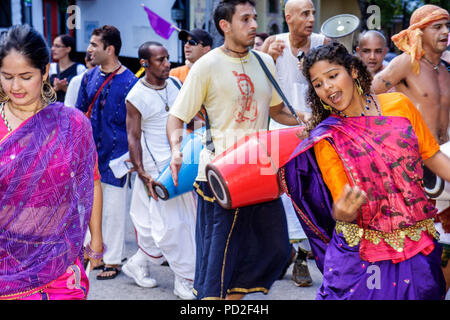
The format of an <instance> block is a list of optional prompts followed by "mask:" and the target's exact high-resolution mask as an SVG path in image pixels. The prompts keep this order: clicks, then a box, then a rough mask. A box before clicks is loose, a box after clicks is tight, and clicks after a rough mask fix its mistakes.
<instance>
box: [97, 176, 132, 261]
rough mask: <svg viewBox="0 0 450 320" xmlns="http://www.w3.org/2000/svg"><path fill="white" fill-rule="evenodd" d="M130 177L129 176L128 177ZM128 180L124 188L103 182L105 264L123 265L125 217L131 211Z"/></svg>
mask: <svg viewBox="0 0 450 320" xmlns="http://www.w3.org/2000/svg"><path fill="white" fill-rule="evenodd" d="M128 177H129V176H128ZM128 179H129V178H127V182H126V183H125V185H124V186H123V187H116V186H113V185H110V184H107V183H103V182H102V184H101V185H102V192H103V209H102V235H103V242H104V243H105V244H106V251H105V253H104V255H103V261H104V262H105V264H121V263H122V259H123V258H124V256H123V255H124V251H125V250H124V249H125V217H126V214H127V212H128V210H129V198H130V195H131V191H130V189H129V188H128Z"/></svg>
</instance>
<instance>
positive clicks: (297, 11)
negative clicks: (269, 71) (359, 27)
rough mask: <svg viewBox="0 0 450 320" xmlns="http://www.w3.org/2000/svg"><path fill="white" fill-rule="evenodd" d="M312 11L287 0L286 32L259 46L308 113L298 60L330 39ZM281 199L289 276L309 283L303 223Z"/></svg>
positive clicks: (305, 1)
mask: <svg viewBox="0 0 450 320" xmlns="http://www.w3.org/2000/svg"><path fill="white" fill-rule="evenodd" d="M315 13H316V10H315V8H314V4H313V3H312V1H310V0H289V1H288V2H287V3H286V6H285V18H286V23H287V25H288V28H289V32H288V33H282V34H278V35H273V36H270V37H269V38H267V39H266V41H264V44H263V46H262V49H261V50H262V51H263V52H266V53H268V54H269V55H270V56H272V58H273V60H274V61H275V66H276V72H277V81H278V83H279V85H280V87H281V89H282V90H283V92H284V94H285V95H286V98H287V99H288V100H289V102H290V103H291V105H292V106H293V107H294V109H295V110H296V111H300V112H308V113H309V112H310V109H309V107H308V106H307V103H306V96H307V90H308V82H307V80H306V78H305V77H304V76H303V74H302V71H301V70H299V61H300V60H301V59H302V57H303V56H304V55H305V54H306V53H308V51H309V50H310V49H311V48H314V47H317V46H320V45H323V44H324V43H327V42H328V41H329V40H328V39H327V38H325V36H323V35H320V34H316V33H313V27H314V21H315V18H314V14H315ZM284 127H285V126H283V125H281V124H279V123H277V122H276V121H274V120H273V119H271V120H270V127H269V128H270V129H271V130H272V129H279V128H284ZM281 199H282V200H283V204H284V209H285V211H286V217H287V221H288V231H289V239H290V241H291V243H294V247H297V246H298V249H297V259H295V264H294V268H293V271H292V280H293V281H294V284H295V285H296V286H301V287H306V286H311V285H312V279H311V276H310V274H309V270H308V265H307V263H306V255H307V251H309V250H310V249H311V248H310V246H309V243H308V240H307V238H306V235H305V231H304V230H303V228H305V226H303V227H302V225H301V224H300V222H299V219H298V218H297V214H296V212H295V210H294V207H293V206H292V203H291V200H290V199H289V198H288V197H287V196H286V195H285V194H283V195H282V197H281ZM302 247H303V248H302ZM313 252H314V248H313ZM314 253H315V254H318V253H317V252H314ZM293 256H295V252H293Z"/></svg>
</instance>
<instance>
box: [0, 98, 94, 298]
mask: <svg viewBox="0 0 450 320" xmlns="http://www.w3.org/2000/svg"><path fill="white" fill-rule="evenodd" d="M95 159H96V151H95V145H94V141H93V138H92V129H91V124H90V122H89V120H88V119H87V118H86V117H85V116H84V114H82V113H81V112H80V111H78V110H76V109H73V108H67V107H65V106H64V105H63V104H62V103H54V104H51V105H49V106H47V107H45V108H44V109H43V110H41V111H40V112H38V113H37V114H36V115H34V116H33V117H31V118H30V119H28V120H27V121H26V122H24V123H23V124H22V125H21V126H20V127H19V128H17V129H16V130H15V131H13V132H12V133H10V134H9V135H8V136H6V137H4V138H3V140H1V142H0V298H2V296H3V298H4V297H8V296H11V295H14V294H17V293H21V292H27V291H30V290H33V289H36V288H39V287H42V286H45V285H46V284H48V283H50V282H52V281H53V280H55V279H57V278H58V277H59V276H61V275H63V274H64V273H65V272H66V270H67V269H68V267H69V266H70V265H72V264H73V263H74V262H75V261H76V260H77V258H79V259H80V261H82V259H83V255H82V248H83V240H84V237H85V234H86V230H87V226H88V223H89V219H90V215H91V211H92V201H93V188H94V186H93V184H94V178H93V173H94V165H95Z"/></svg>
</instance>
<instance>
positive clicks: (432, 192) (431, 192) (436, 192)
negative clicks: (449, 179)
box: [424, 175, 445, 199]
mask: <svg viewBox="0 0 450 320" xmlns="http://www.w3.org/2000/svg"><path fill="white" fill-rule="evenodd" d="M436 185H438V187H436ZM436 185H435V186H434V188H433V189H428V188H427V187H425V188H424V189H425V193H426V194H427V196H428V197H429V198H431V199H436V198H437V197H439V196H440V195H441V194H442V192H444V188H445V181H444V180H443V179H442V178H441V177H439V176H438V175H436Z"/></svg>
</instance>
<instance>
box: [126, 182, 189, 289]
mask: <svg viewBox="0 0 450 320" xmlns="http://www.w3.org/2000/svg"><path fill="white" fill-rule="evenodd" d="M196 213H197V206H196V201H195V197H194V194H193V192H188V193H185V194H183V195H180V196H177V197H175V198H173V199H169V200H167V201H164V200H161V199H159V200H158V201H156V200H154V199H150V200H149V197H148V195H147V191H146V190H145V187H144V183H143V182H142V180H141V179H139V178H136V181H135V183H134V186H133V193H132V200H131V207H130V215H131V220H132V221H133V224H134V227H135V229H136V238H137V241H138V245H139V247H140V248H141V250H143V251H144V252H145V253H147V255H155V254H158V248H159V250H160V251H161V252H162V254H163V255H164V257H165V258H166V259H167V262H168V263H169V266H170V268H171V269H172V271H173V272H174V273H175V274H177V275H178V276H180V277H183V278H186V279H191V280H193V279H194V272H195V219H196ZM152 253H153V254H152Z"/></svg>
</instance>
